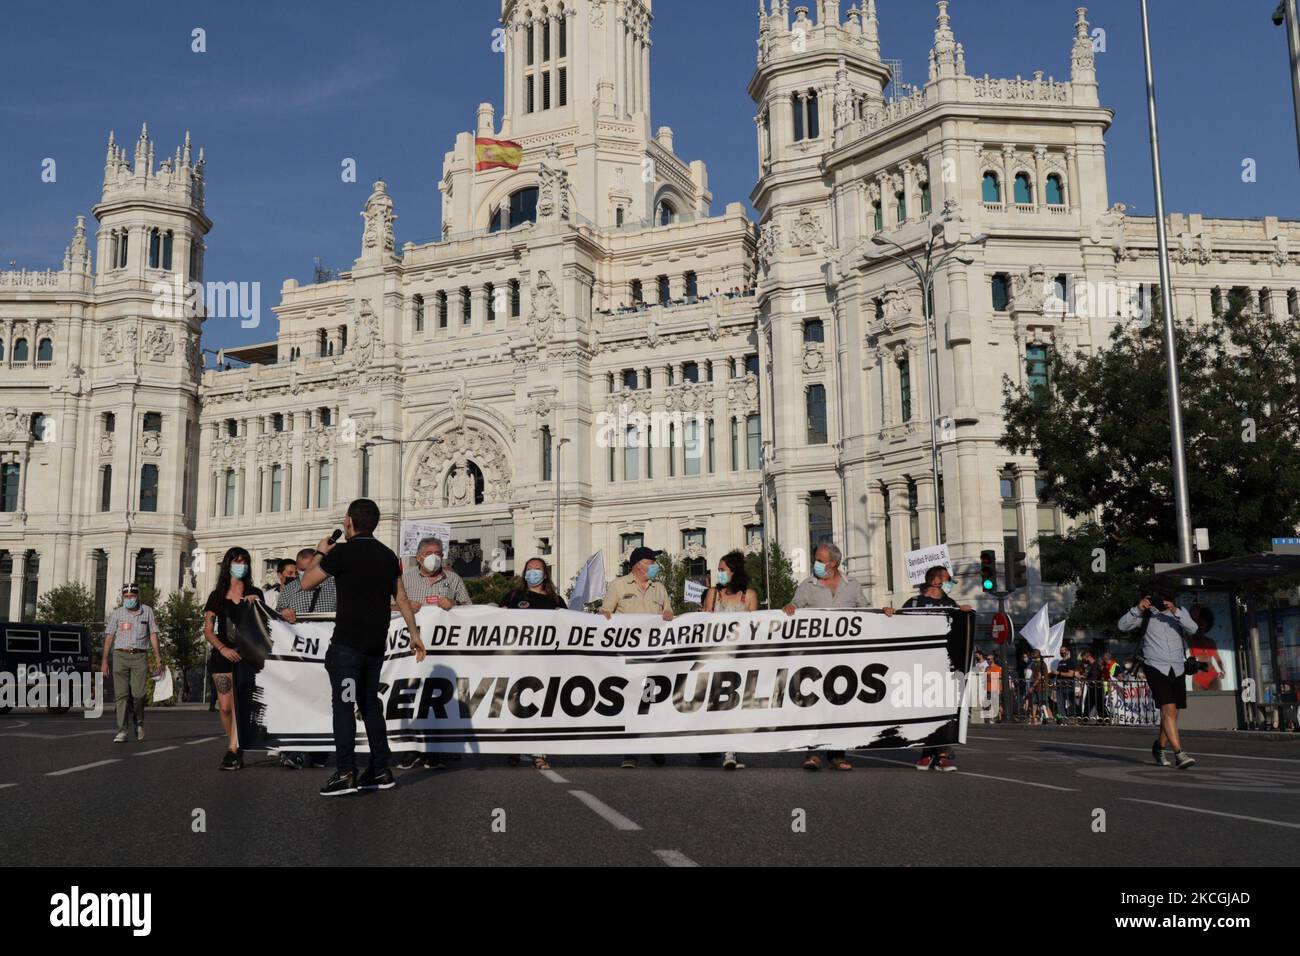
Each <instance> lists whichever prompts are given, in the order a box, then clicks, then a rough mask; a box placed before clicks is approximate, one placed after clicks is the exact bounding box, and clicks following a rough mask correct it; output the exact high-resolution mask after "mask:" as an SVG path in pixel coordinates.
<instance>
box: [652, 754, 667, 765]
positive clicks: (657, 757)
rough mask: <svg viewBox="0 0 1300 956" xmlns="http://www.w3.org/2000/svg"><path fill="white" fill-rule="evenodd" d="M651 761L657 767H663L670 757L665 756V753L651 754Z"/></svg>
mask: <svg viewBox="0 0 1300 956" xmlns="http://www.w3.org/2000/svg"><path fill="white" fill-rule="evenodd" d="M650 762H651V763H653V764H654V765H655V766H656V767H662V766H663V765H664V764H666V763H667V762H668V758H667V757H665V756H664V755H663V754H651V755H650Z"/></svg>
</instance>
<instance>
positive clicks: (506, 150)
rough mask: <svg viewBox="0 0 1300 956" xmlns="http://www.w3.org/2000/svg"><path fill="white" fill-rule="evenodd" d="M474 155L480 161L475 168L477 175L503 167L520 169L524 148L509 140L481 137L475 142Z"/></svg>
mask: <svg viewBox="0 0 1300 956" xmlns="http://www.w3.org/2000/svg"><path fill="white" fill-rule="evenodd" d="M474 154H475V157H476V158H477V160H478V163H477V164H476V165H475V166H474V172H476V173H481V172H482V171H483V170H485V169H499V168H503V167H504V168H505V169H518V168H519V164H520V162H522V161H523V158H524V148H523V147H522V146H520V145H519V144H518V143H512V142H510V140H508V139H485V138H483V137H481V136H480V137H478V138H476V139H475V140H474Z"/></svg>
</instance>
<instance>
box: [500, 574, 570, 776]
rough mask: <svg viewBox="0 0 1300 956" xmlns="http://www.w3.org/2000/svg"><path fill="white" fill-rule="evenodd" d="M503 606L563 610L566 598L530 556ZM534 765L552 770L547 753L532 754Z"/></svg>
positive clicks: (509, 759) (515, 761)
mask: <svg viewBox="0 0 1300 956" xmlns="http://www.w3.org/2000/svg"><path fill="white" fill-rule="evenodd" d="M500 606H501V607H507V608H512V609H514V610H516V611H562V610H564V608H565V604H564V599H563V598H561V597H560V595H559V594H558V593H557V592H556V590H555V584H554V583H553V582H552V581H551V569H550V566H549V565H547V563H546V562H545V561H543V560H542V559H541V558H529V559H528V561H527V562H526V563H525V564H524V574H523V578H522V579H521V580H520V581H519V582H518V583H516V584H515V586H514V587H513V588H512V589H511V591H510V593H509V594H507V595H506V596H505V597H504V598H502V599H501V604H500ZM532 760H533V766H534V767H535V768H537V769H538V770H550V769H551V765H550V764H549V763H547V761H546V754H532ZM506 762H507V763H508V764H510V766H512V767H517V766H519V757H518V756H517V755H515V754H511V755H510V756H509V757H507V758H506Z"/></svg>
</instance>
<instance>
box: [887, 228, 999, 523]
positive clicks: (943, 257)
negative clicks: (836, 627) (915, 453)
mask: <svg viewBox="0 0 1300 956" xmlns="http://www.w3.org/2000/svg"><path fill="white" fill-rule="evenodd" d="M943 232H944V229H943V224H942V223H935V224H934V225H933V226H931V227H930V238H929V241H928V242H926V244H925V255H924V257H923V258H921V259H918V258H917V257H916V256H914V255H913V254H912V253H910V252H908V251H907V250H906V249H905V248H903V247H902V246H900V245H899V244H898V243H897V242H895V241H894V240H893V239H889V238H887V237H886V236H884V235H882V234H880V233H876V234H875V235H874V236H872V237H871V244H872V245H873V246H875V247H876V248H874V249H869V250H867V253H866V256H867V258H868V259H871V260H876V259H889V260H892V261H893V262H897V263H900V264H902V265H904V266H906V267H907V268H908V269H909V270H910V271H911V273H912V274H913V275H914V276H916V279H917V281H918V282H920V283H921V308H922V309H923V310H924V312H925V363H926V366H925V367H926V376H925V377H926V380H927V388H926V391H927V393H928V395H929V401H930V477H931V481H932V482H933V486H932V487H933V488H934V540H935V543H936V544H942V543H943V527H942V524H943V523H942V522H941V521H940V520H939V436H938V416H939V394H938V393H939V383H938V375H939V361H938V356H937V355H936V354H935V352H936V350H935V348H934V338H933V330H932V329H931V327H930V326H931V322H932V321H933V319H934V316H933V315H932V314H931V309H930V300H931V298H932V297H933V295H934V277H935V275H936V274H937V273H938V272H939V270H940V269H942V268H943V267H944V265H946V264H947V262H948V260H949V259H952V258H953V257H954V256H956V253H957V251H958V250H959V249H962V248H963V247H965V246H982V245H984V243H986V242H988V238H989V237H988V236H987V235H985V234H983V233H981V234H980V235H978V236H975V237H974V238H972V239H965V240H963V241H961V242H958V243H954V244H952V245H948V244H947V243H946V242H944V241H943ZM890 247H892V248H893V249H895V250H897V251H896V252H891V251H890ZM936 254H937V255H938V258H936ZM956 258H957V261H958V262H960V263H961V264H962V265H967V266H968V265H971V264H972V262H974V260H973V259H968V258H963V257H961V256H956Z"/></svg>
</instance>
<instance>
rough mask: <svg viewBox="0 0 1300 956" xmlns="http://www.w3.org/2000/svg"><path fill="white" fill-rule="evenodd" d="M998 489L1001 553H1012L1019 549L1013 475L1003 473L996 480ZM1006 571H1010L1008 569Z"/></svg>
mask: <svg viewBox="0 0 1300 956" xmlns="http://www.w3.org/2000/svg"><path fill="white" fill-rule="evenodd" d="M998 491H999V494H1000V497H1001V498H1002V549H1003V553H1004V554H1014V553H1015V552H1017V551H1019V550H1020V509H1019V508H1018V507H1017V504H1018V502H1017V501H1016V478H1015V475H1013V474H1010V473H1004V474H1003V475H1002V477H1001V478H1000V479H999V480H998ZM1007 573H1008V574H1009V573H1010V569H1008V571H1007Z"/></svg>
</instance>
